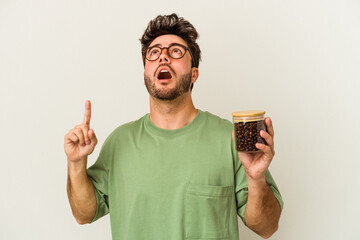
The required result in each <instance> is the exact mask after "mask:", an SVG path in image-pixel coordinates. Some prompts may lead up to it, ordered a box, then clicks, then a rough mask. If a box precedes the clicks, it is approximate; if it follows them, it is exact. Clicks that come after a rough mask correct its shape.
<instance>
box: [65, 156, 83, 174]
mask: <svg viewBox="0 0 360 240" xmlns="http://www.w3.org/2000/svg"><path fill="white" fill-rule="evenodd" d="M86 168H87V158H84V159H81V160H79V161H76V162H74V161H71V160H69V159H68V173H69V174H76V173H81V172H83V171H86Z"/></svg>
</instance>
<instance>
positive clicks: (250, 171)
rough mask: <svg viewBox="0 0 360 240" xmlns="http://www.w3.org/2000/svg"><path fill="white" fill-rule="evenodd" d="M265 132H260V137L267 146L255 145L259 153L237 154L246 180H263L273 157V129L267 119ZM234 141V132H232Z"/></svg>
mask: <svg viewBox="0 0 360 240" xmlns="http://www.w3.org/2000/svg"><path fill="white" fill-rule="evenodd" d="M265 124H266V128H267V132H265V131H263V130H261V131H260V136H261V137H262V138H264V139H265V141H266V143H267V145H265V144H261V143H256V145H255V146H256V148H257V149H259V150H260V151H261V152H257V153H245V152H238V154H239V158H240V161H241V163H242V165H243V167H244V170H245V174H246V177H247V178H250V179H251V180H254V181H257V180H263V179H264V177H265V172H266V170H267V169H268V167H269V165H270V163H271V161H272V159H273V157H274V155H275V151H274V128H273V125H272V122H271V119H270V118H269V117H267V118H265ZM233 139H234V132H233Z"/></svg>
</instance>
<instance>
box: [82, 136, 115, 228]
mask: <svg viewBox="0 0 360 240" xmlns="http://www.w3.org/2000/svg"><path fill="white" fill-rule="evenodd" d="M110 148H111V141H110V137H108V138H107V139H106V141H105V142H104V144H103V146H102V148H101V150H100V154H99V156H98V158H97V160H96V162H95V163H94V164H93V165H92V166H91V167H89V168H88V169H87V174H88V176H89V178H90V180H91V181H92V183H93V186H94V190H95V195H96V202H97V209H96V214H95V217H94V218H93V220H92V221H91V222H95V221H96V220H98V219H99V218H101V217H103V216H105V215H106V214H108V213H109V196H108V194H109V192H108V175H109V167H108V166H109V164H108V162H109V161H110V159H111V151H110V150H111V149H110Z"/></svg>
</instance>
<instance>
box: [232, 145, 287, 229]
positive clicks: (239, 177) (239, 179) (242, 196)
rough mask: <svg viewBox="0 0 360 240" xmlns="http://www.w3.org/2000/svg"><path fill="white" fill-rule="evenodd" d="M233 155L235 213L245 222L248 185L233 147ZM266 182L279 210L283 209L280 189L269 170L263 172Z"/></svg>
mask: <svg viewBox="0 0 360 240" xmlns="http://www.w3.org/2000/svg"><path fill="white" fill-rule="evenodd" d="M233 157H234V161H235V163H234V166H235V196H236V206H237V213H238V215H239V217H240V218H241V220H242V221H243V222H245V209H246V204H247V199H248V186H247V180H246V175H245V170H244V167H243V165H242V164H241V162H240V159H239V155H238V154H237V151H236V149H235V147H234V148H233ZM265 178H266V182H267V183H268V185H269V186H270V189H271V190H272V192H273V193H274V196H275V198H276V199H277V200H278V202H279V204H280V207H281V210H282V209H283V206H284V202H283V200H282V197H281V195H280V191H279V189H278V187H277V186H276V183H275V181H274V179H273V177H272V176H271V173H270V171H269V170H267V171H266V173H265Z"/></svg>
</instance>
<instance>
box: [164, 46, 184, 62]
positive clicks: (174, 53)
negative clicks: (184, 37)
mask: <svg viewBox="0 0 360 240" xmlns="http://www.w3.org/2000/svg"><path fill="white" fill-rule="evenodd" d="M185 51H186V50H185V48H183V47H181V46H177V45H174V46H171V47H169V51H168V53H169V55H170V56H171V57H172V58H175V59H178V58H182V57H183V56H184V55H185Z"/></svg>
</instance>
